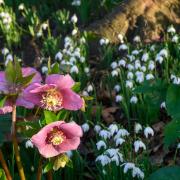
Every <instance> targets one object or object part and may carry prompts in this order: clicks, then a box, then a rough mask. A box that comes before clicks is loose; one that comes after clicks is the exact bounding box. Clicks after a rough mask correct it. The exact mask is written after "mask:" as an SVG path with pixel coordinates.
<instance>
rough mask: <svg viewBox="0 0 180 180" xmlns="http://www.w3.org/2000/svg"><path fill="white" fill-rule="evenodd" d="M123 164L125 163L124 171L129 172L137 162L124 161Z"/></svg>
mask: <svg viewBox="0 0 180 180" xmlns="http://www.w3.org/2000/svg"><path fill="white" fill-rule="evenodd" d="M123 165H124V170H123V172H124V173H127V172H128V170H130V169H134V167H135V164H134V163H130V162H128V163H124V164H123Z"/></svg>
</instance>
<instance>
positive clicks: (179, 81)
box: [173, 77, 180, 85]
mask: <svg viewBox="0 0 180 180" xmlns="http://www.w3.org/2000/svg"><path fill="white" fill-rule="evenodd" d="M173 84H177V85H179V84H180V78H179V77H176V78H174V80H173Z"/></svg>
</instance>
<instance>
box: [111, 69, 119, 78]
mask: <svg viewBox="0 0 180 180" xmlns="http://www.w3.org/2000/svg"><path fill="white" fill-rule="evenodd" d="M111 75H112V77H115V76H118V71H117V69H115V70H113V71H111Z"/></svg>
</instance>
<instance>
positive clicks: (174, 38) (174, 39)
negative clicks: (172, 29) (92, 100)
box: [172, 35, 179, 43]
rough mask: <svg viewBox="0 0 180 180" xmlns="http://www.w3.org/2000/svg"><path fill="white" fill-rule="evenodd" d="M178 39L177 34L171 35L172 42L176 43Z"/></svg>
mask: <svg viewBox="0 0 180 180" xmlns="http://www.w3.org/2000/svg"><path fill="white" fill-rule="evenodd" d="M178 39H179V37H178V36H177V35H175V36H173V37H172V42H174V43H177V42H178Z"/></svg>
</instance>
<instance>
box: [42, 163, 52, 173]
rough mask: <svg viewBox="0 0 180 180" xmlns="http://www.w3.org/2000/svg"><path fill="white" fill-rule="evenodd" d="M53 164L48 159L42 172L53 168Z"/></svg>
mask: <svg viewBox="0 0 180 180" xmlns="http://www.w3.org/2000/svg"><path fill="white" fill-rule="evenodd" d="M53 165H54V163H53V162H52V161H49V162H48V163H47V164H46V165H45V167H44V170H43V172H44V173H47V172H48V171H50V170H51V169H52V168H53Z"/></svg>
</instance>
